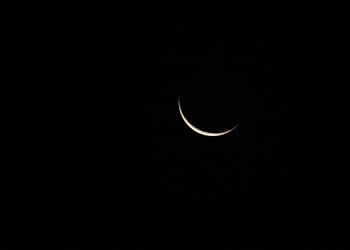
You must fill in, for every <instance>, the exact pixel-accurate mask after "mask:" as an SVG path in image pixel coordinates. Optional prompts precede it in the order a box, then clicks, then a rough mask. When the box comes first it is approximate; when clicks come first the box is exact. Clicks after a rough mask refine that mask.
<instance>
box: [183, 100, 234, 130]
mask: <svg viewBox="0 0 350 250" xmlns="http://www.w3.org/2000/svg"><path fill="white" fill-rule="evenodd" d="M178 106H179V111H180V115H181V117H182V119H183V120H184V122H185V123H186V125H187V126H188V127H190V129H192V130H193V131H194V132H197V133H198V134H201V135H205V136H221V135H225V134H228V133H230V132H231V131H232V130H234V129H235V128H236V127H237V126H238V124H237V125H235V126H234V127H233V128H231V129H230V130H227V131H223V132H218V133H214V132H207V131H203V130H201V129H199V128H197V127H195V126H193V125H192V124H191V123H190V122H189V121H188V120H187V119H186V117H185V116H184V114H183V113H182V110H181V105H180V97H179V100H178Z"/></svg>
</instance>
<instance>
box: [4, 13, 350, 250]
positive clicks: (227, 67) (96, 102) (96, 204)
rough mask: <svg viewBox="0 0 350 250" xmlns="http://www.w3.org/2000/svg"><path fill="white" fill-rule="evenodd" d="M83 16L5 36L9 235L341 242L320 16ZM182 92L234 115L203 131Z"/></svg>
mask: <svg viewBox="0 0 350 250" xmlns="http://www.w3.org/2000/svg"><path fill="white" fill-rule="evenodd" d="M78 16H79V15H75V14H74V13H73V17H76V18H73V20H72V21H70V22H68V21H67V22H62V19H60V18H59V19H55V21H52V22H43V20H44V19H39V20H38V23H39V24H40V25H38V23H34V24H32V23H26V22H23V23H21V24H20V27H21V29H20V32H18V34H19V35H20V37H19V38H18V39H17V38H12V39H13V45H14V47H15V48H14V49H13V50H12V51H14V52H16V53H14V52H13V57H12V60H13V61H9V64H12V63H13V64H15V63H16V64H19V67H17V68H16V69H17V70H15V71H14V72H13V73H12V78H11V88H10V89H11V90H9V91H7V92H4V93H5V96H6V100H8V101H7V102H6V105H5V107H6V109H5V113H6V114H8V115H9V117H10V118H9V119H6V124H8V125H9V126H8V127H9V129H8V130H7V131H8V132H7V135H9V137H10V140H9V143H8V145H7V146H6V151H4V154H5V155H7V156H8V157H9V161H8V163H6V167H4V168H3V174H2V179H3V180H2V185H3V190H4V192H3V204H5V205H4V206H5V208H6V212H5V213H4V216H3V218H4V222H6V223H4V225H5V226H4V227H5V229H6V231H7V233H8V235H9V236H11V237H14V238H16V237H18V236H19V235H20V236H21V237H22V238H23V239H26V241H25V242H24V245H26V246H27V245H30V244H31V243H32V242H33V241H34V242H35V243H33V244H35V245H37V244H39V245H43V246H45V247H48V246H62V247H67V246H70V247H71V246H72V247H75V246H79V245H91V244H93V243H95V244H96V245H97V246H100V245H107V246H113V247H114V246H116V245H117V244H118V243H119V241H120V239H124V240H125V239H126V237H125V235H127V236H128V238H130V240H128V242H129V244H130V247H131V248H132V249H141V248H142V249H143V248H145V246H151V247H152V248H159V249H186V248H187V249H197V248H198V249H202V248H205V249H263V248H266V247H269V248H275V249H295V248H297V249H314V248H315V246H317V245H324V244H326V243H329V244H330V246H332V249H338V248H337V247H338V246H342V245H343V244H342V242H341V239H343V235H344V231H343V229H342V228H343V226H344V223H345V222H344V214H345V208H344V204H345V200H346V196H345V194H346V191H345V190H346V189H345V183H346V177H347V175H346V174H345V172H346V171H345V169H346V168H345V164H344V163H342V161H341V160H340V158H339V157H338V154H339V153H340V151H338V150H335V147H336V146H339V144H336V143H332V141H333V140H334V137H336V135H335V134H336V132H337V131H338V129H339V127H338V125H335V124H338V123H339V122H337V121H338V120H337V115H336V112H334V111H335V110H338V111H339V110H340V109H339V106H340V104H339V106H337V105H338V101H339V100H337V99H336V98H334V96H333V92H332V90H333V89H331V88H330V87H329V86H330V85H331V84H332V81H334V79H335V78H334V74H333V73H334V71H333V68H332V67H331V65H330V60H328V59H327V58H328V54H327V53H329V51H332V48H331V46H330V45H329V44H328V43H327V42H326V40H325V35H324V34H323V29H324V27H325V26H323V25H320V26H317V25H315V24H314V22H303V23H302V24H300V25H297V24H296V23H295V22H294V21H293V20H294V19H288V18H285V19H279V20H283V22H282V21H281V22H276V21H273V22H271V23H268V22H267V21H266V20H265V19H264V20H261V19H260V21H253V20H252V19H249V18H246V19H240V18H237V19H234V18H231V17H228V16H224V17H223V18H219V19H216V18H212V19H210V18H202V19H191V18H189V19H182V18H169V19H161V20H164V21H159V20H160V19H156V20H154V21H150V20H148V19H143V20H144V21H142V22H141V21H139V20H137V19H136V18H135V19H134V18H129V19H122V20H119V19H118V18H115V16H113V15H96V17H95V16H91V15H88V18H80V17H79V18H78ZM286 19H288V20H286ZM45 20H46V19H45ZM126 20H127V21H126ZM24 41H25V42H24ZM19 69H20V70H19ZM330 80H332V81H330ZM324 82H325V85H323V84H321V83H324ZM21 83H23V84H21ZM324 86H326V87H324ZM179 96H181V101H182V105H183V111H184V113H185V115H186V116H187V117H188V119H189V120H190V121H191V122H193V124H196V126H198V127H200V128H202V129H204V130H209V131H220V130H226V129H228V128H230V127H232V126H233V125H235V124H236V123H239V126H238V127H237V129H235V130H234V131H232V132H231V133H229V134H227V135H225V136H222V137H213V138H212V137H205V136H202V135H199V134H197V133H195V132H193V131H192V130H190V129H189V128H188V127H187V126H186V125H185V123H184V122H183V120H182V119H181V117H180V114H179V111H178V107H177V101H178V98H179ZM331 104H332V105H331ZM334 107H335V108H334ZM333 122H334V123H335V124H332V123H333ZM331 126H333V127H334V126H335V127H336V128H334V129H332V130H330V131H328V132H331V133H327V129H329V128H330V127H331ZM333 147H334V148H333ZM32 233H33V234H35V235H36V236H35V237H32V236H31V234H32ZM22 235H23V236H22ZM25 236H27V237H25ZM27 239H28V240H27ZM43 239H44V240H43ZM16 242H18V239H14V240H13V241H12V243H11V244H13V245H12V246H16V244H22V243H23V242H22V243H16ZM38 242H39V243H38ZM11 244H10V245H11Z"/></svg>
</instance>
